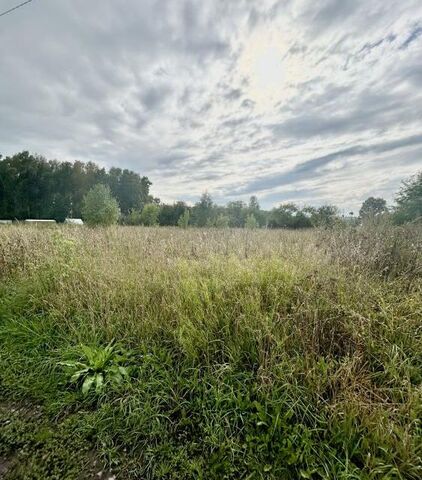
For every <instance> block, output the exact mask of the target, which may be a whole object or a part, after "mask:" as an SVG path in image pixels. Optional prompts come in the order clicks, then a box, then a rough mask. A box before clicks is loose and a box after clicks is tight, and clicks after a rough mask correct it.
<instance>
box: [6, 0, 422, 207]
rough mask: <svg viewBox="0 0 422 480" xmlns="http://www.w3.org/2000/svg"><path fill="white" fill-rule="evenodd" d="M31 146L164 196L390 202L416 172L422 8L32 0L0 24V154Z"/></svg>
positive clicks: (323, 1) (421, 157)
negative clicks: (126, 173)
mask: <svg viewBox="0 0 422 480" xmlns="http://www.w3.org/2000/svg"><path fill="white" fill-rule="evenodd" d="M17 3H19V2H18V1H17V0H0V11H3V10H6V9H8V8H10V7H13V6H14V5H16V4H17ZM21 150H29V151H30V152H33V153H38V154H41V155H43V156H45V157H47V158H49V159H52V158H57V159H59V160H76V159H78V160H82V161H94V162H96V163H99V164H100V165H102V166H105V167H110V166H119V167H121V168H130V169H132V170H135V171H136V172H139V173H140V174H141V175H147V176H148V177H149V178H150V180H151V181H152V182H153V187H152V193H153V194H154V195H155V196H158V197H159V198H161V199H162V200H163V201H166V202H172V201H176V200H186V201H188V202H195V201H196V200H197V199H198V198H199V196H200V195H201V193H203V192H204V191H208V192H209V193H210V194H211V196H212V197H213V198H214V200H216V201H217V202H218V203H226V202H228V201H232V200H238V199H242V200H245V201H247V200H248V198H249V197H250V196H251V195H256V196H257V197H258V199H259V201H260V203H261V206H263V207H264V208H271V207H273V206H276V205H278V204H280V203H284V202H295V203H297V204H299V205H315V206H318V205H322V204H326V203H330V204H336V205H338V206H339V207H340V208H341V209H342V210H344V211H346V212H349V211H357V210H358V209H359V206H360V204H361V203H362V201H363V200H364V199H365V198H367V197H368V196H382V197H384V198H386V199H387V200H388V201H389V202H392V201H393V199H394V193H395V192H396V191H397V189H398V188H399V186H400V182H401V181H402V180H403V179H404V178H406V177H409V176H410V175H412V174H414V173H416V172H417V171H418V170H420V169H422V1H421V0H318V1H316V0H279V1H275V0H168V1H167V0H89V1H86V0H60V1H58V0H33V1H32V2H31V3H28V4H27V5H25V6H23V7H22V8H19V9H18V10H15V11H14V12H12V13H10V14H8V15H5V16H2V17H0V153H1V154H3V155H10V154H13V153H16V152H18V151H21Z"/></svg>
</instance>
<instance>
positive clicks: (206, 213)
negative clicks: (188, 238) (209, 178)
mask: <svg viewBox="0 0 422 480" xmlns="http://www.w3.org/2000/svg"><path fill="white" fill-rule="evenodd" d="M214 213H215V212H214V203H213V201H212V198H211V195H210V194H209V193H207V192H205V193H203V194H202V195H201V198H200V200H199V202H197V203H196V204H195V206H194V207H193V209H192V223H193V224H194V225H195V226H197V227H205V225H206V224H207V223H209V222H210V221H211V222H212V220H213V219H214V216H215V215H214Z"/></svg>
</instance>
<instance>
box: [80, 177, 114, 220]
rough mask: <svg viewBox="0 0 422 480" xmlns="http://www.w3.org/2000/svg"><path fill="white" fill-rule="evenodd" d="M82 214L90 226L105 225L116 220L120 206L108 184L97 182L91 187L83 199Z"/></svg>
mask: <svg viewBox="0 0 422 480" xmlns="http://www.w3.org/2000/svg"><path fill="white" fill-rule="evenodd" d="M82 215H83V219H84V221H85V223H87V224H88V225H90V226H94V225H106V226H107V225H113V224H115V223H116V222H117V220H118V218H119V216H120V208H119V204H118V203H117V200H116V199H115V198H114V197H113V196H112V194H111V191H110V187H109V186H107V185H103V184H102V183H99V184H97V185H94V186H93V187H92V188H91V190H90V191H89V192H88V193H87V194H86V195H85V197H84V199H83V206H82Z"/></svg>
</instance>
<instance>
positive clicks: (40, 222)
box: [25, 218, 56, 225]
mask: <svg viewBox="0 0 422 480" xmlns="http://www.w3.org/2000/svg"><path fill="white" fill-rule="evenodd" d="M25 223H29V224H31V225H51V224H53V225H54V224H55V223H56V221H55V220H44V219H41V218H28V219H27V220H25Z"/></svg>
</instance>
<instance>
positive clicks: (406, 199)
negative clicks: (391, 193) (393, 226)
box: [394, 171, 422, 224]
mask: <svg viewBox="0 0 422 480" xmlns="http://www.w3.org/2000/svg"><path fill="white" fill-rule="evenodd" d="M396 202H397V207H396V209H395V212H394V220H395V222H396V223H399V224H401V223H405V222H413V221H416V220H421V219H422V171H420V172H418V173H417V174H416V175H414V176H413V177H410V178H409V179H408V180H405V181H404V182H403V183H402V186H401V188H400V190H399V192H398V194H397V196H396Z"/></svg>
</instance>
